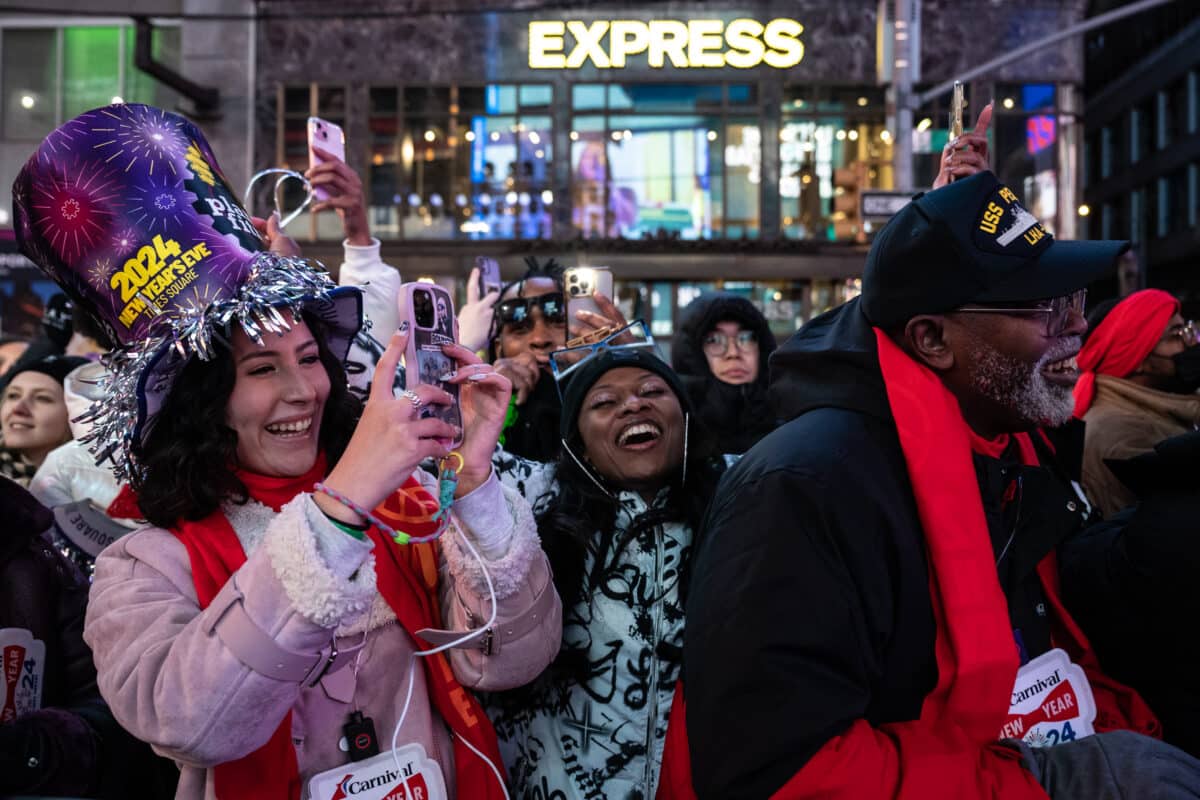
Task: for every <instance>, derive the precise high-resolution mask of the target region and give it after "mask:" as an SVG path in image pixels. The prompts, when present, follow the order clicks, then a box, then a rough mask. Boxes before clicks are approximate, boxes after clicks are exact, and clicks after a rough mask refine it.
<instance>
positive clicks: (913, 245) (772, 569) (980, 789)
mask: <svg viewBox="0 0 1200 800" xmlns="http://www.w3.org/2000/svg"><path fill="white" fill-rule="evenodd" d="M1127 246H1128V245H1127V243H1124V242H1067V241H1057V242H1056V241H1054V239H1053V237H1052V236H1051V235H1050V233H1049V232H1048V231H1046V229H1045V228H1044V227H1043V226H1042V225H1041V224H1040V223H1039V222H1038V221H1037V219H1036V218H1034V217H1033V215H1032V214H1030V213H1029V212H1028V211H1027V210H1025V209H1024V208H1023V207H1022V206H1021V205H1020V203H1019V201H1018V199H1017V197H1016V195H1015V194H1014V193H1013V192H1012V191H1011V190H1010V189H1009V188H1008V187H1006V186H1004V185H1002V184H1001V183H1000V182H999V181H998V180H997V179H996V178H995V176H994V175H992V174H991V173H990V172H983V173H980V174H977V175H974V176H972V177H969V178H967V179H965V180H959V181H956V182H955V183H953V184H951V185H950V186H947V187H945V188H941V189H937V190H935V191H933V192H929V193H927V194H923V195H918V196H917V197H916V198H914V200H913V201H912V202H911V203H910V204H909V205H908V206H906V207H905V208H904V209H902V210H901V211H900V212H899V213H898V214H897V215H896V216H895V217H894V218H893V219H892V221H891V222H890V223H889V224H888V225H887V226H886V227H885V228H884V229H883V230H882V231H881V232H880V233H879V235H878V236H877V237H876V240H875V242H874V244H873V245H872V248H871V252H870V254H869V255H868V259H867V265H866V270H865V274H864V280H863V296H862V297H861V298H859V299H856V300H854V301H851V302H850V303H847V304H846V305H844V306H842V307H840V308H838V309H835V310H834V311H831V312H829V313H828V314H825V315H823V316H822V317H820V318H818V319H816V320H814V321H813V322H811V323H810V324H808V325H807V326H805V327H804V328H803V329H802V330H800V331H799V332H798V333H797V334H796V335H795V336H793V337H792V339H791V340H790V341H789V342H788V343H787V344H785V345H784V346H783V347H782V348H780V349H779V350H778V351H776V353H775V355H774V356H773V357H772V359H771V361H772V363H771V377H772V387H771V391H772V399H773V401H774V402H775V404H776V407H777V410H778V411H779V412H780V416H781V418H783V419H784V420H788V422H786V424H784V425H783V426H782V427H781V428H779V429H778V430H776V431H775V432H774V433H772V434H770V435H769V436H767V437H766V438H765V439H763V440H762V441H761V442H760V443H759V444H758V445H756V446H755V447H754V448H752V449H751V450H750V451H749V452H748V453H747V454H746V455H745V456H744V457H743V458H742V460H741V461H740V462H739V463H738V464H737V465H736V466H735V467H734V468H732V469H731V470H730V471H729V472H728V473H727V474H726V477H725V478H724V480H723V481H722V484H721V486H720V488H719V490H718V492H717V496H716V498H715V499H714V502H713V505H712V507H711V509H710V510H709V514H708V517H707V519H706V521H705V524H704V525H703V528H702V532H701V534H700V535H699V536H698V539H699V542H700V544H699V545H698V552H697V554H696V561H695V564H694V572H693V577H692V581H693V584H692V585H693V586H694V587H695V588H694V589H693V591H692V593H691V595H690V599H689V603H688V608H687V615H688V630H687V637H686V640H685V646H684V647H685V653H684V676H685V682H684V688H685V698H686V702H687V708H686V717H687V726H686V730H687V734H688V739H689V743H688V744H689V745H690V746H689V747H688V748H687V749H688V751H689V752H690V777H691V779H692V783H693V785H694V787H695V791H696V792H697V794H698V795H699V796H700V797H726V796H730V795H735V796H748V797H766V796H770V795H773V794H774V795H775V796H778V797H787V798H800V797H822V798H829V797H835V798H856V799H857V798H867V797H872V798H875V797H954V798H976V797H978V798H983V797H988V798H991V797H1004V798H1045V797H1046V796H1047V795H1049V796H1051V797H1054V798H1070V799H1071V800H1074V799H1075V798H1088V800H1096V798H1109V797H1112V798H1116V797H1129V796H1144V794H1143V792H1142V790H1148V787H1149V786H1154V787H1155V788H1154V790H1153V794H1154V796H1155V797H1171V798H1175V797H1189V798H1190V797H1197V796H1200V789H1197V788H1196V787H1200V762H1197V761H1195V760H1193V759H1191V758H1190V757H1189V756H1187V755H1185V754H1183V753H1182V752H1180V751H1177V750H1175V749H1174V748H1171V747H1169V746H1167V745H1164V744H1162V743H1161V742H1159V741H1157V740H1156V739H1155V738H1152V737H1154V736H1157V735H1159V728H1158V722H1157V720H1156V719H1155V717H1154V715H1153V713H1152V712H1151V711H1150V710H1149V708H1148V707H1147V706H1146V704H1145V703H1144V702H1143V700H1142V699H1141V697H1140V696H1139V695H1137V693H1136V692H1134V691H1132V690H1131V689H1129V688H1127V687H1125V686H1122V685H1121V684H1119V683H1117V682H1115V681H1113V680H1112V679H1110V678H1109V677H1108V676H1107V675H1105V673H1104V672H1103V670H1102V669H1101V665H1100V663H1099V661H1098V659H1097V658H1096V656H1095V654H1094V653H1093V651H1092V649H1091V646H1090V644H1089V642H1088V639H1087V636H1086V635H1085V634H1084V632H1083V631H1082V630H1081V629H1080V627H1079V626H1078V625H1077V624H1076V623H1075V621H1074V620H1073V619H1072V617H1071V615H1070V613H1069V612H1068V611H1067V609H1066V608H1065V606H1064V605H1063V603H1062V602H1061V600H1060V597H1059V586H1058V567H1057V561H1056V556H1057V550H1058V548H1059V545H1060V544H1061V543H1062V542H1063V541H1064V540H1066V539H1068V538H1070V537H1073V536H1075V535H1076V534H1078V532H1079V531H1080V529H1081V528H1082V527H1083V526H1084V525H1085V524H1086V523H1087V521H1088V515H1089V509H1088V506H1087V504H1086V502H1085V501H1084V500H1083V498H1082V496H1081V495H1080V494H1079V492H1078V488H1077V485H1076V483H1075V482H1074V478H1075V477H1076V476H1077V474H1078V470H1077V467H1078V464H1077V463H1075V464H1072V463H1069V462H1070V461H1071V460H1072V459H1071V458H1068V454H1069V453H1071V452H1076V453H1077V452H1078V451H1077V450H1073V449H1072V448H1071V447H1068V446H1065V445H1063V444H1062V443H1061V442H1059V441H1057V440H1056V439H1054V438H1052V437H1051V436H1049V435H1047V434H1045V433H1043V429H1052V428H1057V427H1059V426H1061V425H1063V423H1065V422H1067V421H1068V420H1069V419H1070V417H1071V411H1072V407H1073V400H1072V394H1071V389H1072V385H1073V383H1074V380H1075V377H1076V374H1077V369H1076V366H1075V362H1074V356H1075V354H1076V353H1077V352H1078V351H1079V348H1080V337H1081V336H1082V334H1083V333H1084V331H1085V330H1086V327H1087V326H1086V322H1085V320H1084V317H1083V311H1084V289H1085V287H1086V286H1087V285H1088V283H1089V282H1091V281H1092V280H1094V279H1096V278H1098V277H1100V276H1101V275H1103V274H1104V273H1105V272H1106V271H1108V270H1109V269H1110V268H1111V267H1112V265H1113V263H1114V261H1115V260H1116V258H1117V256H1118V255H1119V254H1120V253H1121V252H1123V251H1124V250H1125V249H1126V248H1127ZM1135 732H1136V733H1135ZM1146 734H1149V735H1146ZM730 742H739V743H741V744H739V746H737V747H732V748H731V747H729V743H730ZM680 757H681V754H680V752H679V751H678V750H675V751H670V752H669V753H668V758H672V759H674V758H680ZM676 763H678V762H676ZM664 770H666V767H664ZM672 774H679V773H678V772H675V773H672ZM776 793H778V794H776Z"/></svg>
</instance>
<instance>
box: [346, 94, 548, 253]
mask: <svg viewBox="0 0 1200 800" xmlns="http://www.w3.org/2000/svg"><path fill="white" fill-rule="evenodd" d="M553 98H554V91H553V87H551V86H550V85H548V84H528V85H519V86H518V85H498V84H496V85H487V86H434V87H424V86H421V87H404V88H403V89H396V88H390V87H375V88H372V89H371V90H370V103H371V110H370V115H369V124H370V128H371V137H372V155H371V168H370V185H371V192H370V203H371V214H372V217H373V219H375V220H379V221H380V222H381V223H383V225H382V227H380V228H378V230H379V235H380V236H383V237H385V238H400V239H539V238H549V237H550V236H552V235H553V224H552V214H551V210H552V207H553V203H554V200H555V198H554V193H553V191H552V189H551V175H552V172H551V165H552V162H553V157H554V154H553V149H552V143H553V129H552V126H551V124H550V117H549V110H550V108H551V106H552V105H553ZM373 227H374V224H373Z"/></svg>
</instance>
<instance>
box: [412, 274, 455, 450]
mask: <svg viewBox="0 0 1200 800" xmlns="http://www.w3.org/2000/svg"><path fill="white" fill-rule="evenodd" d="M399 303H400V319H401V321H405V320H407V321H408V348H407V349H406V350H405V351H404V377H405V380H404V388H405V389H412V388H415V387H416V386H419V385H425V386H436V387H438V388H439V389H442V390H444V391H446V392H447V393H449V394H450V395H451V396H452V397H453V398H454V401H453V402H452V403H451V404H450V405H448V406H447V405H433V404H431V405H428V406H424V407H422V408H421V417H422V419H424V418H426V417H438V418H440V419H442V420H444V421H445V422H448V423H450V424H451V425H453V426H455V427H456V428H458V429H459V430H460V431H461V430H462V411H461V409H460V408H459V404H458V385H457V384H454V383H447V382H445V381H443V380H442V376H443V375H447V374H449V373H451V372H453V371H454V368H455V363H454V360H453V359H452V358H450V356H448V355H446V354H445V353H443V352H442V345H444V344H454V343H455V342H457V341H458V321H457V320H456V319H455V318H454V300H453V299H452V298H451V297H450V293H449V292H448V291H446V290H445V289H443V288H442V287H441V286H438V285H437V284H435V283H422V282H415V283H406V284H404V285H402V286H401V287H400V298H399ZM461 444H462V437H461V436H460V437H459V438H458V439H456V440H455V441H454V446H455V447H458V446H459V445H461Z"/></svg>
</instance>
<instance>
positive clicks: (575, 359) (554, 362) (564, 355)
mask: <svg viewBox="0 0 1200 800" xmlns="http://www.w3.org/2000/svg"><path fill="white" fill-rule="evenodd" d="M603 336H604V338H602V339H599V340H598V341H595V342H586V343H584V344H578V345H574V346H572V347H564V348H563V349H561V350H555V351H554V352H552V353H551V354H550V372H551V374H553V375H554V385H555V386H556V387H557V388H558V397H559V399H560V400H561V399H562V386H563V382H564V381H565V380H566V378H567V377H568V376H569V375H570V374H571V373H573V372H575V370H577V369H579V367H580V366H582V365H583V364H586V363H587V362H588V361H590V360H591V359H593V358H595V357H596V356H597V355H599V354H600V353H604V352H608V351H611V352H613V353H616V354H620V353H623V352H624V353H630V354H632V353H633V352H634V351H636V350H647V349H648V350H651V351H654V352H655V354H656V355H657V348H658V346H657V345H656V344H655V343H654V337H653V336H651V335H650V328H648V327H647V326H646V323H645V322H643V321H642V320H640V319H635V320H634V321H633V322H630V323H629V324H628V325H625V326H624V327H621V328H617V329H616V330H614V331H611V332H608V333H605V334H603ZM660 358H661V356H660Z"/></svg>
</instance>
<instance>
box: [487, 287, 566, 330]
mask: <svg viewBox="0 0 1200 800" xmlns="http://www.w3.org/2000/svg"><path fill="white" fill-rule="evenodd" d="M534 308H538V309H541V312H542V316H543V317H545V318H546V322H547V324H550V325H563V324H565V323H566V321H567V307H566V305H564V303H563V296H562V292H550V293H549V294H539V295H536V296H534V297H514V298H512V299H509V300H501V301H500V302H499V303H497V304H496V317H497V319H499V320H500V324H501V325H502V326H504V325H507V326H511V327H512V328H515V329H516V330H518V331H522V330H529V329H530V328H532V327H533V309H534Z"/></svg>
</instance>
